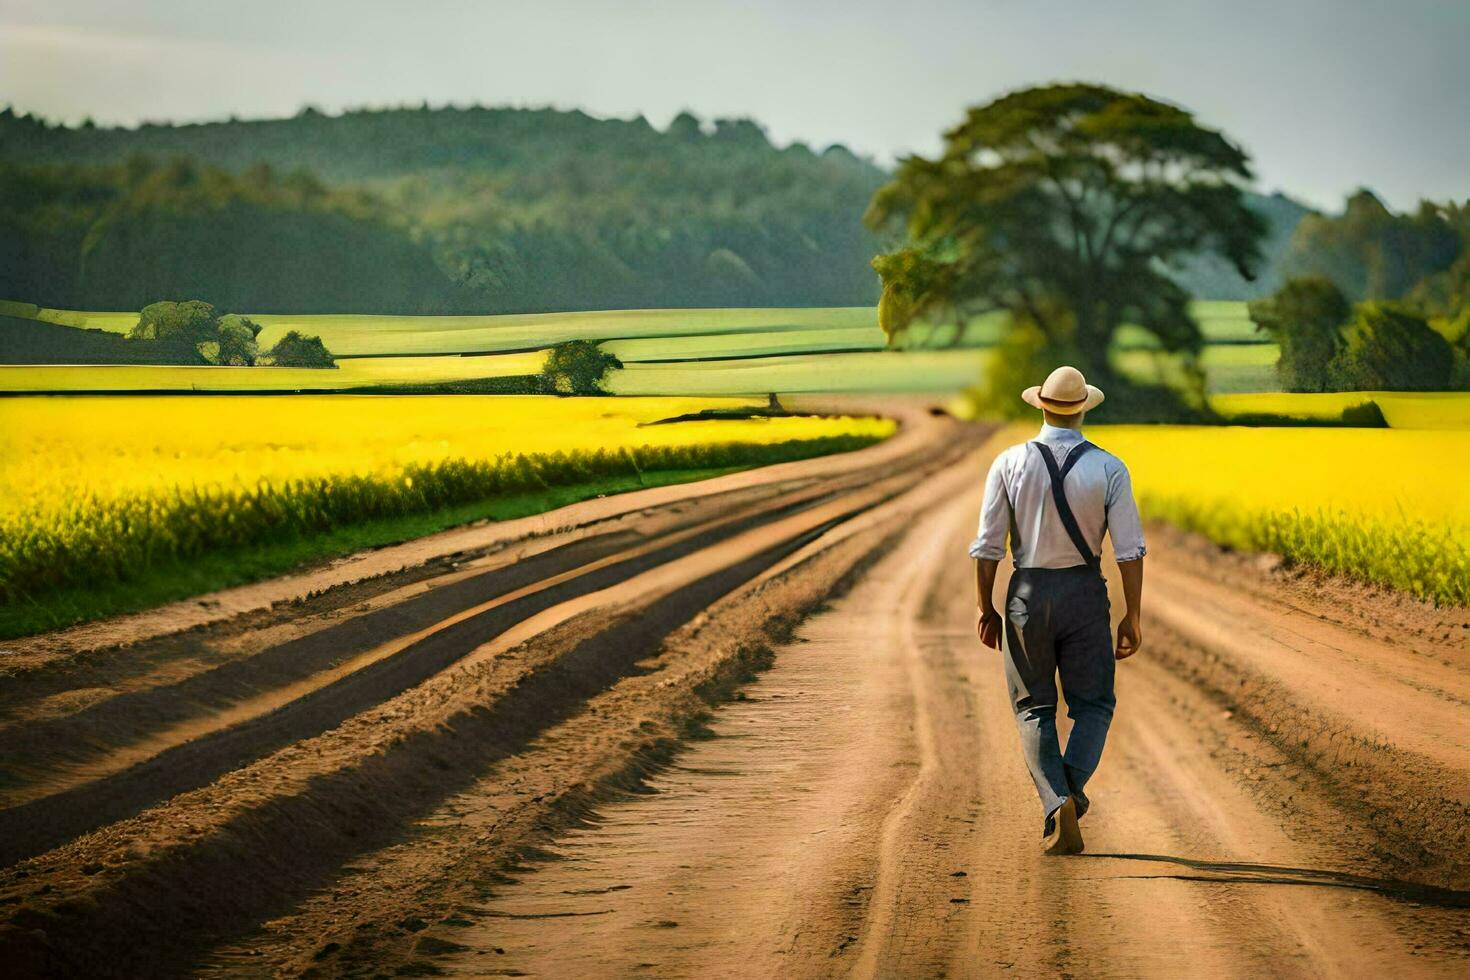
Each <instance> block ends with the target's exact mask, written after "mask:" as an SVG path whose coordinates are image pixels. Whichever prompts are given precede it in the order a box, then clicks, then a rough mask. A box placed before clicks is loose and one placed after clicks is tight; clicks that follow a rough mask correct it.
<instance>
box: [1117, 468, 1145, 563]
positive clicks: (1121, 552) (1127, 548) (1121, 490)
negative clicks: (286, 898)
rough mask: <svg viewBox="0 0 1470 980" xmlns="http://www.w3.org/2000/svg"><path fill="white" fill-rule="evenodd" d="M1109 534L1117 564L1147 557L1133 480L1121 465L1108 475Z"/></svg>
mask: <svg viewBox="0 0 1470 980" xmlns="http://www.w3.org/2000/svg"><path fill="white" fill-rule="evenodd" d="M1107 508H1108V534H1109V535H1110V536H1111V537H1112V539H1113V554H1114V556H1115V557H1116V558H1117V559H1118V561H1136V560H1138V559H1139V558H1142V557H1143V556H1144V555H1146V554H1148V547H1147V546H1146V545H1145V544H1144V542H1143V520H1142V519H1141V518H1140V517H1139V516H1138V501H1136V500H1134V499H1133V478H1132V477H1131V476H1129V475H1128V467H1126V466H1124V465H1123V464H1122V463H1121V462H1119V463H1118V464H1117V466H1116V467H1115V468H1114V469H1113V471H1112V472H1110V473H1109V474H1108V492H1107Z"/></svg>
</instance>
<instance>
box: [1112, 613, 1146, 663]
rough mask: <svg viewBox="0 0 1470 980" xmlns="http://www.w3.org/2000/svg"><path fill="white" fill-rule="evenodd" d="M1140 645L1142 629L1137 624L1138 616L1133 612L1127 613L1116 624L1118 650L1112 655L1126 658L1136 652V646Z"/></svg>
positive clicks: (1121, 658)
mask: <svg viewBox="0 0 1470 980" xmlns="http://www.w3.org/2000/svg"><path fill="white" fill-rule="evenodd" d="M1142 645H1143V629H1142V628H1141V627H1140V626H1139V625H1138V616H1137V615H1136V614H1134V613H1129V614H1128V615H1126V616H1124V617H1123V621H1122V622H1121V623H1119V624H1118V646H1117V651H1118V652H1117V653H1116V654H1114V656H1115V657H1116V658H1117V659H1118V660H1127V659H1128V658H1129V657H1131V656H1133V655H1134V654H1135V653H1137V652H1138V648H1139V647H1141V646H1142Z"/></svg>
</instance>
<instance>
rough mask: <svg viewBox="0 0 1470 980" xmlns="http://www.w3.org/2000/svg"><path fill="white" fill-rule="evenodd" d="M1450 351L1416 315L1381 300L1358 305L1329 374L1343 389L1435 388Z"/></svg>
mask: <svg viewBox="0 0 1470 980" xmlns="http://www.w3.org/2000/svg"><path fill="white" fill-rule="evenodd" d="M1454 371H1455V363H1454V350H1453V349H1452V348H1451V347H1450V344H1449V341H1447V340H1445V339H1444V338H1443V337H1441V336H1440V335H1439V334H1438V333H1435V332H1434V330H1432V329H1430V327H1429V325H1428V324H1427V323H1425V322H1424V320H1423V319H1422V318H1420V317H1419V316H1417V315H1415V314H1414V313H1412V312H1410V311H1409V310H1407V309H1404V308H1401V307H1397V306H1393V305H1391V304H1387V303H1360V304H1358V307H1357V310H1356V313H1355V315H1354V317H1353V321H1352V323H1351V324H1349V325H1348V327H1347V330H1346V331H1345V346H1344V347H1343V349H1342V350H1341V351H1340V352H1339V353H1338V354H1337V356H1336V357H1335V358H1333V360H1332V363H1331V366H1330V374H1331V379H1332V381H1333V383H1334V384H1335V385H1336V387H1337V388H1338V389H1339V390H1343V391H1441V390H1444V389H1445V388H1448V387H1449V385H1450V379H1451V378H1452V377H1453V375H1454Z"/></svg>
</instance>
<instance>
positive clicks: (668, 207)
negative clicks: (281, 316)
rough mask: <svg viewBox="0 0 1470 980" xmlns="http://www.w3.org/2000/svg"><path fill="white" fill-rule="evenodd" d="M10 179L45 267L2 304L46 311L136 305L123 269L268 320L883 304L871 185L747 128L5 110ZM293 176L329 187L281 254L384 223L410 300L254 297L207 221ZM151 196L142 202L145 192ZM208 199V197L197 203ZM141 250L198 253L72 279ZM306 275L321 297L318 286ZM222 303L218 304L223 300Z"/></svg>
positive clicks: (379, 236) (153, 291)
mask: <svg viewBox="0 0 1470 980" xmlns="http://www.w3.org/2000/svg"><path fill="white" fill-rule="evenodd" d="M180 158H182V159H188V160H190V161H191V162H192V164H193V166H192V167H191V168H188V169H187V170H186V171H183V172H179V171H177V170H176V171H175V172H174V173H173V174H172V175H171V176H170V177H169V178H168V179H167V180H163V181H160V180H159V179H158V178H157V177H156V176H153V173H154V171H156V169H157V168H158V165H157V164H156V163H155V164H153V165H148V164H144V163H142V162H140V161H142V160H144V159H148V160H152V161H171V160H175V159H180ZM6 164H8V165H10V167H9V168H7V169H6V172H5V173H3V174H0V191H3V193H0V198H3V199H4V200H5V201H6V202H7V203H6V204H5V205H3V210H4V213H3V215H0V222H3V223H4V228H5V231H6V232H7V236H6V237H8V238H12V237H13V236H15V237H19V238H20V240H21V250H22V251H23V252H24V251H27V250H28V251H29V253H30V255H31V256H32V258H33V259H34V260H35V261H34V262H33V263H32V264H33V265H35V266H36V268H34V269H33V270H31V271H30V272H29V273H27V274H26V277H25V278H24V279H22V280H21V281H20V282H11V283H5V284H4V289H5V292H6V293H7V294H9V297H8V298H19V299H26V300H30V301H36V302H43V303H45V304H48V305H53V306H92V307H93V308H96V307H97V306H98V305H99V304H100V305H102V306H107V307H113V308H116V307H123V308H130V307H135V306H136V305H137V303H138V300H137V299H136V298H133V297H132V295H131V294H130V293H128V292H127V290H128V286H127V285H126V279H127V275H128V273H129V272H130V271H131V272H134V273H135V274H136V278H138V279H140V280H146V282H145V283H140V286H139V288H145V289H146V291H147V296H145V297H143V299H145V300H147V299H156V298H158V297H159V296H166V295H189V296H199V297H202V298H205V299H208V300H210V301H212V302H215V303H216V304H218V305H221V306H226V307H231V308H236V307H239V308H245V307H248V308H250V309H254V310H260V311H263V312H264V311H269V310H286V309H289V310H291V311H293V312H326V311H331V312H353V311H373V312H404V313H464V312H476V313H490V312H511V311H535V310H575V309H588V308H638V307H656V306H657V307H669V306H735V305H747V306H767V305H770V306H812V305H853V304H868V303H872V302H873V301H875V300H876V298H877V283H876V278H875V277H874V276H873V274H872V271H871V270H870V269H869V268H868V260H869V259H870V258H871V257H872V255H873V254H874V252H875V251H876V250H877V249H876V244H875V242H874V240H873V238H872V237H871V235H870V234H869V233H868V232H867V231H866V230H865V229H864V228H863V226H862V223H861V218H862V212H863V209H864V208H865V207H866V205H867V202H868V199H869V197H870V196H871V195H872V192H873V190H874V189H875V188H876V187H878V185H879V184H880V183H882V181H883V180H884V179H885V175H884V172H883V171H882V170H880V169H879V168H877V167H875V166H873V165H871V164H868V163H866V162H864V161H861V160H859V159H857V158H856V157H854V156H853V155H852V154H850V153H848V152H847V151H845V150H843V149H841V148H835V147H834V148H829V149H828V150H827V151H825V152H824V153H822V154H817V153H814V152H812V151H811V150H809V149H808V148H806V147H805V146H801V145H793V146H789V147H785V148H781V149H778V148H776V147H774V146H772V145H771V144H770V142H769V141H768V140H767V139H766V137H765V134H764V133H763V131H762V130H761V129H760V128H759V127H758V126H756V125H755V124H753V123H751V122H748V121H743V120H742V121H719V122H716V123H714V124H711V125H707V126H703V127H702V126H701V124H700V123H699V122H698V121H697V120H695V119H693V117H690V116H683V117H680V119H677V120H675V122H674V124H673V125H671V126H670V127H669V128H668V129H667V130H666V131H663V132H660V131H658V130H655V129H653V128H652V127H651V126H650V125H648V123H647V122H645V121H644V120H642V119H641V118H640V119H635V120H632V121H622V120H599V119H594V118H592V117H590V116H588V115H586V114H584V113H581V112H559V111H555V110H549V109H545V110H521V109H480V108H474V109H463V110H460V109H438V110H433V111H425V110H384V111H363V112H352V113H347V114H344V115H342V116H338V117H326V116H322V115H319V114H316V113H312V112H305V113H303V114H301V115H298V116H297V117H295V118H293V119H285V120H269V121H254V122H224V123H212V124H206V125H189V126H143V127H140V128H138V129H136V130H126V129H92V128H80V129H69V128H64V127H51V126H46V125H44V124H42V123H40V122H38V121H36V120H33V119H29V118H22V117H16V116H14V115H12V114H9V113H6V114H3V115H0V166H3V165H6ZM17 168H19V169H17ZM216 169H217V170H218V171H221V172H223V174H229V175H234V176H235V177H237V178H239V179H237V180H234V181H232V180H230V179H227V178H225V177H224V176H222V175H214V171H215V170H216ZM298 171H302V172H304V173H306V174H309V175H310V177H304V176H303V177H299V178H294V177H293V178H290V179H296V180H300V181H301V182H303V183H304V184H306V185H317V186H320V187H321V188H322V193H319V194H315V195H313V196H314V198H315V200H316V203H317V204H318V205H320V206H317V207H314V208H313V207H304V208H301V209H298V210H306V211H312V212H313V213H311V214H307V215H298V217H297V223H298V224H299V225H301V226H302V227H301V228H298V229H297V230H296V231H297V238H296V240H295V241H293V240H291V239H287V242H286V244H287V246H288V248H282V249H280V250H281V251H288V250H289V246H293V245H296V246H299V247H298V248H296V249H295V250H294V254H297V255H306V254H309V253H307V252H305V251H302V248H304V243H302V241H301V240H302V239H312V238H315V237H318V236H323V235H325V236H326V237H333V234H332V233H329V232H326V231H323V230H322V229H320V228H319V226H320V225H322V224H324V223H327V224H333V223H335V224H338V225H340V224H342V222H343V221H344V220H345V219H344V217H343V213H344V212H348V213H347V214H346V218H348V219H351V221H350V222H349V223H350V224H352V228H351V229H348V230H344V229H341V228H339V229H337V230H336V231H335V237H337V238H341V237H342V236H343V235H347V234H349V233H351V234H356V233H357V232H363V231H366V230H368V229H365V228H364V227H362V222H363V221H368V222H370V223H372V224H375V225H376V226H377V227H376V228H374V229H372V232H373V233H372V235H371V236H369V237H371V239H372V240H373V241H374V242H375V243H376V246H377V247H378V248H379V249H388V250H392V251H396V252H398V253H400V254H401V255H402V256H403V257H404V259H405V260H407V261H409V262H410V264H411V263H412V261H413V260H412V259H411V258H410V257H409V256H408V255H407V252H408V251H411V250H412V249H414V248H419V249H424V250H426V251H427V253H428V254H429V255H431V256H432V260H433V263H434V265H435V267H436V269H437V272H436V276H435V278H436V279H437V280H438V282H437V283H426V282H422V281H420V278H421V277H418V276H417V275H414V274H411V273H410V272H407V271H405V272H402V273H400V275H401V276H403V277H404V278H406V279H408V280H410V281H408V282H403V283H400V284H398V293H399V295H400V296H401V297H402V298H401V299H400V300H399V301H398V302H396V303H390V304H388V305H385V304H384V302H383V301H382V300H381V299H379V298H378V296H377V294H378V293H381V292H382V290H381V288H378V287H377V286H376V284H375V283H374V282H373V278H374V277H373V274H372V268H382V267H383V266H382V264H381V263H375V264H370V263H367V262H361V263H358V264H359V265H362V266H364V267H365V268H364V269H363V270H362V271H361V272H360V273H355V272H351V271H350V270H349V271H345V272H344V273H343V274H342V278H344V279H347V280H350V282H348V283H344V284H343V285H344V286H350V288H347V289H345V292H346V294H347V295H327V293H326V292H323V291H316V292H313V293H312V294H311V295H309V296H304V297H301V298H297V297H292V299H291V300H290V301H287V300H284V299H283V298H282V296H281V290H282V286H283V285H285V286H287V287H289V286H290V285H291V282H292V279H293V277H292V276H291V275H290V274H289V272H288V271H277V272H275V274H273V275H272V276H270V277H269V281H256V280H257V278H259V279H260V280H264V279H265V278H266V277H264V276H261V277H256V276H255V275H254V274H253V272H252V270H251V268H250V265H251V264H252V262H246V261H243V259H242V260H236V261H234V262H231V261H230V257H232V256H235V255H238V253H239V252H240V250H241V248H242V247H243V246H242V245H241V241H242V238H243V239H246V240H248V239H250V238H251V237H252V235H251V231H252V229H245V228H239V227H234V228H231V227H226V226H224V225H222V224H221V222H220V221H218V220H217V218H219V217H220V216H233V215H234V214H235V213H237V212H238V211H240V210H241V209H242V208H244V207H247V206H250V207H253V206H255V205H256V204H257V203H258V202H255V201H252V200H250V198H251V196H252V190H251V188H250V187H249V186H241V185H240V180H241V179H243V180H244V181H246V183H247V184H255V185H265V184H279V183H281V182H282V181H283V180H285V179H287V178H284V177H283V175H287V174H295V173H296V172H298ZM143 183H150V187H149V188H147V189H145V191H144V192H143V193H141V194H140V193H139V185H140V184H143ZM200 183H208V184H210V185H212V186H210V187H209V188H207V189H205V190H203V191H199V190H197V188H196V185H198V184H200ZM161 184H162V185H165V186H160V185H161ZM78 185H88V186H87V188H86V190H85V191H79V190H78V189H77V186H78ZM97 185H105V186H103V187H102V188H101V189H98V188H97ZM18 189H20V190H25V191H27V192H26V193H18V192H17V190H18ZM349 192H350V193H351V195H352V200H351V201H348V200H346V195H347V194H348V193H349ZM334 196H335V199H333V198H334ZM276 197H277V198H279V197H280V195H276ZM242 199H243V200H242ZM58 205H59V206H58ZM58 212H59V214H58ZM38 213H39V215H40V217H39V218H38V217H37V214H38ZM119 213H121V214H122V215H125V216H126V220H117V216H118V215H119ZM58 221H60V222H62V223H67V222H69V223H71V224H73V225H75V226H76V227H75V229H73V230H72V231H71V233H70V237H67V236H65V235H58V234H53V233H52V232H51V231H50V228H52V227H54V226H55V225H56V224H57V223H58ZM17 233H19V234H18V235H17ZM211 236H212V237H211ZM272 237H278V236H272ZM142 240H146V241H148V242H150V243H152V245H151V247H150V248H149V249H148V250H149V251H160V252H166V253H170V252H172V253H185V255H186V256H187V255H189V254H192V255H194V256H195V258H193V259H187V258H186V259H185V260H184V261H172V262H170V263H167V265H168V268H166V269H165V268H148V269H146V270H143V269H131V270H130V269H127V268H124V267H117V268H112V267H110V268H109V271H108V276H109V278H110V279H111V280H112V281H109V282H106V283H97V282H95V281H89V279H88V277H89V276H90V275H91V271H90V269H88V270H87V273H86V274H83V273H82V272H81V271H80V269H82V268H84V267H86V265H87V262H86V261H83V259H84V258H89V257H90V256H91V255H92V254H93V253H94V252H107V251H109V250H111V251H118V252H123V253H129V255H130V259H129V261H132V262H135V263H143V262H146V259H145V258H144V257H143V256H141V255H139V254H138V253H139V252H141V251H143V250H142V249H140V248H139V247H138V246H139V244H140V242H141V241H142ZM83 253H85V255H83ZM73 255H75V256H76V258H75V260H74V261H75V267H76V268H77V269H78V271H77V272H76V274H75V275H76V277H77V278H78V279H79V280H80V281H78V282H76V283H75V284H73V285H71V286H70V288H68V284H67V283H66V282H65V278H66V277H65V274H64V270H65V267H66V265H67V260H68V259H69V258H70V257H71V256H73ZM206 258H210V261H212V263H213V268H209V267H208V266H209V265H210V262H207V261H206ZM12 264H14V263H12ZM157 265H163V263H157ZM227 265H233V266H234V268H228V269H226V268H223V267H224V266H227ZM369 266H371V267H369ZM306 271H307V270H303V275H302V276H301V277H300V278H303V279H305V278H307V277H306V275H305V272H306ZM309 271H310V272H311V273H312V275H311V277H310V279H309V281H310V282H312V283H315V282H316V273H317V272H318V270H317V269H311V270H309ZM16 278H21V277H20V276H19V275H17V276H16ZM26 286H30V288H24V287H26ZM436 287H437V288H436ZM226 289H228V290H230V291H231V292H230V295H229V296H224V295H220V291H222V290H226ZM38 290H41V292H38ZM47 290H49V291H47ZM359 291H361V293H362V295H358V292H359ZM241 293H245V294H246V295H243V296H242V295H240V294H241Z"/></svg>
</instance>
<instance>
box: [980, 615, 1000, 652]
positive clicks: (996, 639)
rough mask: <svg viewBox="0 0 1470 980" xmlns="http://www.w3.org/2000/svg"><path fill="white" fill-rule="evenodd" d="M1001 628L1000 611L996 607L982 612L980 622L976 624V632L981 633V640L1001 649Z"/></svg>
mask: <svg viewBox="0 0 1470 980" xmlns="http://www.w3.org/2000/svg"><path fill="white" fill-rule="evenodd" d="M1001 628H1002V623H1001V621H1000V613H998V612H996V611H995V610H994V609H987V610H985V611H984V612H982V613H981V614H980V622H979V623H977V624H975V632H977V633H979V634H980V642H981V643H983V644H985V645H986V646H988V647H991V648H993V649H996V650H999V649H1000V631H1001Z"/></svg>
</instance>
